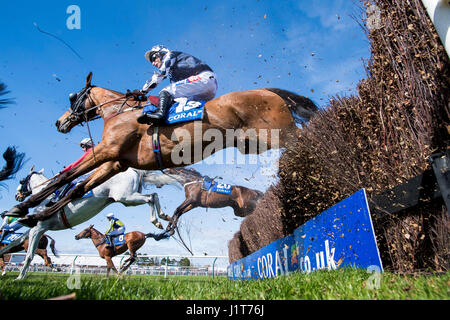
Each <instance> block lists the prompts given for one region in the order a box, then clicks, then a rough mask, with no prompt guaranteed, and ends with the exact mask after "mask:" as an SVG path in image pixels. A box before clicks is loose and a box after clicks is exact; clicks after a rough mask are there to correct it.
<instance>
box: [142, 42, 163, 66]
mask: <svg viewBox="0 0 450 320" xmlns="http://www.w3.org/2000/svg"><path fill="white" fill-rule="evenodd" d="M167 52H169V49H167V48H166V47H165V46H163V45H161V44H158V45H156V46H153V48H151V49H150V50H149V51H147V52H146V53H145V59H147V60H148V61H150V62H153V61H155V59H156V58H157V57H159V58H160V59H162V57H164V55H165V54H166V53H167Z"/></svg>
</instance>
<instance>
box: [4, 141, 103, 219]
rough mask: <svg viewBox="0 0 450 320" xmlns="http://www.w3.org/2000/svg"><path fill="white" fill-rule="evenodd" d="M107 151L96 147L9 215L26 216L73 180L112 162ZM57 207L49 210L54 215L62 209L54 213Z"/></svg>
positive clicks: (15, 207)
mask: <svg viewBox="0 0 450 320" xmlns="http://www.w3.org/2000/svg"><path fill="white" fill-rule="evenodd" d="M106 150H107V149H105V147H104V146H102V145H101V143H100V144H98V145H97V146H95V147H94V150H93V152H91V153H90V154H89V155H87V156H86V158H84V159H83V161H82V162H81V163H80V164H79V165H78V166H76V167H75V168H73V169H72V170H69V171H68V172H65V173H63V174H61V175H60V176H59V177H58V178H56V180H55V181H53V182H51V183H49V184H48V185H47V186H46V187H45V188H43V189H42V190H41V191H39V192H38V193H36V194H34V195H32V196H31V197H29V198H28V199H27V200H26V201H24V202H22V203H19V204H17V205H16V206H14V207H13V208H12V209H11V210H10V211H9V212H8V214H11V215H12V216H20V217H23V216H25V215H26V214H27V213H28V208H32V207H35V206H37V205H38V204H40V203H41V202H42V201H43V200H44V199H45V198H47V197H48V196H50V195H51V194H52V193H53V192H55V191H56V190H57V189H59V188H61V187H62V186H64V185H66V184H67V183H69V182H71V181H72V180H74V179H76V178H78V177H79V176H81V175H83V174H85V173H88V172H90V171H92V170H93V169H95V168H97V167H98V166H100V165H101V164H103V163H104V162H107V161H108V160H110V159H108V158H107V157H106V156H104V155H109V157H111V152H105V151H106ZM94 152H95V155H96V158H95V160H94V157H93V153H94ZM55 206H56V204H55V205H54V206H52V207H51V208H49V209H51V210H52V212H53V213H54V212H57V211H58V210H59V209H60V208H58V209H54V211H53V208H54V207H55ZM45 211H46V210H45ZM45 211H44V212H45ZM25 221H26V220H25Z"/></svg>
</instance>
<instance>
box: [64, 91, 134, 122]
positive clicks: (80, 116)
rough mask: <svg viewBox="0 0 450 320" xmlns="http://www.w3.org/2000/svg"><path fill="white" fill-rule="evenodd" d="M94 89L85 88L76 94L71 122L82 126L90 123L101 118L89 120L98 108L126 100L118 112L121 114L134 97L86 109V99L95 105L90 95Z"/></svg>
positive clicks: (71, 108) (71, 112)
mask: <svg viewBox="0 0 450 320" xmlns="http://www.w3.org/2000/svg"><path fill="white" fill-rule="evenodd" d="M93 87H94V86H92V85H90V86H88V87H85V88H83V89H81V91H80V92H78V93H76V100H75V101H71V104H70V108H69V118H70V121H72V122H79V123H80V124H81V125H83V122H86V123H88V121H91V120H95V119H98V118H100V115H96V116H95V117H93V118H91V119H88V113H89V112H91V111H92V110H95V109H98V108H100V107H102V106H104V105H105V104H108V103H111V102H115V101H119V100H122V99H125V100H124V102H123V103H122V105H121V106H120V108H119V109H118V110H117V113H120V112H121V111H122V108H123V106H124V105H125V104H126V103H127V101H128V100H129V99H130V98H133V97H132V96H128V97H127V96H125V97H119V98H114V99H111V100H108V101H105V102H103V103H101V104H98V105H94V106H92V107H90V108H88V109H86V107H85V105H86V99H89V102H90V103H91V104H94V103H93V101H92V99H91V97H90V95H89V94H90V93H91V89H92V88H93Z"/></svg>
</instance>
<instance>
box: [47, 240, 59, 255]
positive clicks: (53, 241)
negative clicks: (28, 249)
mask: <svg viewBox="0 0 450 320" xmlns="http://www.w3.org/2000/svg"><path fill="white" fill-rule="evenodd" d="M44 236H46V237H47V238H49V239H50V249H52V252H53V254H54V255H55V257H57V258H59V255H58V251H57V250H56V248H55V243H56V241H55V239H53V238H52V237H50V236H49V235H48V234H44Z"/></svg>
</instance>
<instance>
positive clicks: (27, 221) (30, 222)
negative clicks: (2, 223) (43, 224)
mask: <svg viewBox="0 0 450 320" xmlns="http://www.w3.org/2000/svg"><path fill="white" fill-rule="evenodd" d="M17 221H18V222H19V223H20V224H22V225H24V226H27V227H29V228H33V227H35V226H36V225H37V223H38V221H37V220H36V219H35V218H34V217H33V216H27V217H25V218H21V219H19V220H17Z"/></svg>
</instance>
